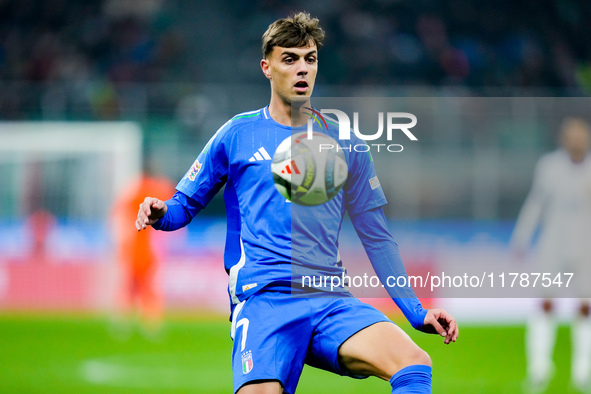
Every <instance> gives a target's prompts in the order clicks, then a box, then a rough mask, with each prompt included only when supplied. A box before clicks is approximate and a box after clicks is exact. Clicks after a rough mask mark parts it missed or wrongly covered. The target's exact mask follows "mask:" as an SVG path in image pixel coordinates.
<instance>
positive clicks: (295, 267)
mask: <svg viewBox="0 0 591 394" xmlns="http://www.w3.org/2000/svg"><path fill="white" fill-rule="evenodd" d="M328 128H329V130H328V131H327V130H319V131H321V132H324V133H326V134H329V135H331V136H332V137H333V138H335V139H336V137H337V136H338V126H337V125H336V124H335V123H331V122H329V123H328ZM302 130H305V129H304V128H302ZM294 131H298V130H296V129H295V128H292V127H290V126H284V125H281V124H279V123H277V122H275V121H274V120H273V119H272V118H271V117H270V115H269V109H268V106H267V107H264V108H262V109H260V110H257V111H252V112H246V113H242V114H239V115H237V116H235V117H233V118H232V119H230V120H229V121H228V122H227V123H226V124H224V125H223V126H222V127H221V128H220V129H219V130H218V131H217V132H216V133H215V135H214V136H213V137H212V138H211V139H210V141H209V142H208V144H207V145H206V147H205V148H204V149H203V151H202V152H201V153H200V154H199V156H198V157H197V159H196V160H195V162H194V163H193V165H192V166H191V168H190V169H189V170H188V171H187V173H186V175H185V176H184V177H183V179H182V180H181V181H180V182H179V184H178V185H177V190H178V191H180V192H182V193H184V194H185V195H187V196H189V197H191V198H193V199H194V200H195V201H197V202H198V203H200V204H201V205H202V206H204V207H205V206H206V205H207V204H208V203H209V201H210V200H211V199H212V197H213V196H214V195H215V194H216V193H217V192H218V191H219V190H220V189H221V188H222V187H223V186H224V185H226V189H225V191H224V199H225V203H226V213H227V218H228V235H227V239H226V249H225V257H224V264H225V268H226V270H227V272H228V273H229V276H230V277H229V293H230V297H231V300H232V303H233V304H237V303H239V302H241V301H243V300H245V299H246V298H248V297H249V296H250V295H252V294H253V293H255V292H257V291H259V290H260V289H262V288H264V287H265V286H269V285H271V286H276V287H285V289H286V290H288V291H290V290H293V289H294V288H297V286H292V285H293V284H294V281H295V282H297V280H298V278H301V276H302V275H341V273H342V272H343V268H342V264H341V263H340V261H339V260H340V257H339V253H338V235H339V231H340V228H341V223H342V220H343V217H344V214H345V212H346V211H348V212H349V213H351V214H355V213H360V212H363V211H366V210H370V209H373V208H376V207H379V206H381V205H384V204H385V203H386V199H385V196H384V193H383V190H382V188H381V187H380V185H379V182H377V181H376V178H375V177H376V174H375V169H374V166H373V163H372V160H371V155H370V154H369V153H368V152H363V153H356V152H354V151H353V152H350V151H349V150H346V149H345V150H343V152H344V154H345V158H346V160H347V164H348V167H349V174H348V177H347V181H346V183H345V185H344V187H343V189H342V190H341V191H340V192H339V193H338V194H337V195H336V196H335V197H334V198H333V199H332V200H330V201H328V202H327V203H325V204H322V205H319V206H315V207H302V206H298V205H296V204H292V203H291V202H289V201H287V200H286V199H285V197H283V196H282V195H281V194H280V193H279V192H278V191H277V189H276V188H275V184H274V182H273V175H272V173H271V162H272V157H273V154H274V152H275V150H276V148H277V146H278V145H279V144H280V143H281V142H282V141H283V140H285V139H286V138H288V137H290V136H291V134H292V132H294ZM347 143H350V144H351V145H355V144H361V143H363V141H361V140H359V139H357V138H356V137H354V136H352V140H351V141H347Z"/></svg>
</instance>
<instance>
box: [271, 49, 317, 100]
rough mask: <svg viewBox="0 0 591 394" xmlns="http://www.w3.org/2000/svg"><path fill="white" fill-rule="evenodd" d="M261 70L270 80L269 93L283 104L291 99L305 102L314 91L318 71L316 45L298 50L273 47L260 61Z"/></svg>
mask: <svg viewBox="0 0 591 394" xmlns="http://www.w3.org/2000/svg"><path fill="white" fill-rule="evenodd" d="M261 68H262V69H263V73H264V74H265V76H266V77H267V78H269V79H270V80H271V92H272V94H274V95H277V96H279V98H280V99H281V100H282V101H283V102H284V103H290V102H291V100H292V98H293V97H301V98H302V99H305V100H307V99H308V98H309V97H310V95H311V94H312V90H314V81H315V80H316V72H317V71H318V48H317V47H316V44H313V43H310V45H309V46H306V47H299V48H283V47H274V48H273V50H272V52H271V54H270V55H269V56H268V57H267V58H266V59H263V60H261Z"/></svg>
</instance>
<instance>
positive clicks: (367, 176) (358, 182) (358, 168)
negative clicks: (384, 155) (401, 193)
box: [344, 140, 387, 215]
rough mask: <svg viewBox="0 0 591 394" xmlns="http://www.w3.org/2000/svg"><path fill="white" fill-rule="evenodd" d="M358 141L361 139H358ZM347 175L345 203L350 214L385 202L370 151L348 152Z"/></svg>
mask: <svg viewBox="0 0 591 394" xmlns="http://www.w3.org/2000/svg"><path fill="white" fill-rule="evenodd" d="M358 142H359V143H363V141H361V140H358ZM348 165H349V176H348V178H347V182H346V183H345V187H344V190H345V204H346V209H347V211H348V212H349V214H350V215H356V214H358V213H360V212H364V211H368V210H370V209H373V208H376V207H380V206H382V205H385V204H386V203H387V200H386V196H385V195H384V191H383V190H382V186H381V185H380V181H379V180H378V177H377V175H376V170H375V168H374V165H373V159H372V157H371V153H370V152H369V151H368V152H355V151H352V152H351V153H349V163H348Z"/></svg>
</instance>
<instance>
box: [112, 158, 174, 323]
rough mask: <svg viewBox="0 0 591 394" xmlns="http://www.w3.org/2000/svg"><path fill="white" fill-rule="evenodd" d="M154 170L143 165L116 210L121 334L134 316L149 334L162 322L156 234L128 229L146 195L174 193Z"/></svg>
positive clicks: (114, 225) (115, 224) (118, 298)
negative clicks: (157, 278) (154, 240)
mask: <svg viewBox="0 0 591 394" xmlns="http://www.w3.org/2000/svg"><path fill="white" fill-rule="evenodd" d="M151 168H152V166H151V165H150V164H149V163H146V164H145V165H144V172H143V173H142V174H141V175H140V177H139V178H137V179H136V180H134V181H133V182H131V183H130V184H129V186H128V187H127V188H126V189H125V190H124V191H123V193H122V194H121V195H120V196H119V198H118V199H117V200H116V202H115V205H114V208H113V214H112V215H113V216H112V226H113V230H114V231H113V234H114V239H115V242H116V248H117V260H118V273H119V275H118V282H117V284H118V285H117V301H116V302H117V305H116V327H115V328H116V329H117V330H118V334H127V333H129V330H130V328H131V326H130V324H131V322H132V320H133V318H134V314H135V313H137V314H138V318H139V319H140V322H141V324H142V328H143V329H144V330H146V333H147V334H149V335H153V334H156V333H157V332H158V331H159V328H160V325H161V321H162V314H163V300H162V295H161V293H160V290H159V289H158V286H157V285H156V272H157V270H158V261H159V253H158V251H157V250H156V249H155V247H154V245H155V242H153V238H154V237H155V236H156V234H155V233H156V231H155V230H153V229H149V231H142V232H137V231H136V230H135V229H134V228H133V227H131V226H129V222H130V220H135V218H136V216H137V212H138V207H139V206H140V204H141V203H142V202H143V201H144V196H146V195H158V196H167V195H170V194H171V193H172V192H173V191H174V186H173V185H172V183H171V182H170V181H169V180H168V179H166V178H164V177H161V176H157V175H155V174H154V172H153V171H152V170H151Z"/></svg>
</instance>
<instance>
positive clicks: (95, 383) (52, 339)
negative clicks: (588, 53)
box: [0, 315, 574, 394]
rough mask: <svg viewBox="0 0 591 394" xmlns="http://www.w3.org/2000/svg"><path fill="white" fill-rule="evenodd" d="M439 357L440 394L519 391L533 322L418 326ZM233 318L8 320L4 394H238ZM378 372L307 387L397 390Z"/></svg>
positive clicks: (0, 340)
mask: <svg viewBox="0 0 591 394" xmlns="http://www.w3.org/2000/svg"><path fill="white" fill-rule="evenodd" d="M399 323H400V325H401V327H402V328H403V329H405V331H407V332H408V333H409V334H410V335H411V336H412V338H413V339H414V340H415V341H416V342H417V343H418V344H419V345H420V346H421V347H422V348H423V349H425V350H426V351H427V352H428V353H429V354H430V355H431V357H432V359H433V364H434V370H433V392H435V393H519V392H522V380H523V377H524V374H525V367H524V344H523V338H524V328H523V327H520V326H468V325H465V326H461V327H460V338H459V340H458V342H457V343H455V344H452V345H449V346H445V345H443V342H442V339H440V338H439V337H436V336H432V335H425V334H421V333H418V332H415V331H413V330H412V329H411V328H410V326H409V325H408V323H406V322H403V321H401V322H399ZM229 331H230V324H229V322H228V321H227V320H226V319H225V318H223V317H211V316H209V317H194V318H179V317H177V318H174V317H171V318H169V319H168V320H167V322H166V325H165V330H164V333H163V335H162V336H161V337H159V338H158V339H156V340H148V339H146V338H144V337H143V336H141V335H139V334H138V333H137V332H135V333H132V335H131V336H130V337H129V338H127V339H125V340H121V339H119V340H117V339H114V338H113V337H112V336H111V335H110V334H109V330H108V324H107V322H106V320H105V319H100V318H96V317H82V316H61V315H59V316H49V315H36V316H30V315H4V316H0V393H201V394H209V393H211V394H214V393H215V394H217V393H231V392H232V382H231V372H230V349H231V340H230V337H229ZM555 361H556V365H557V370H556V374H555V377H554V380H553V382H552V385H551V386H550V387H549V389H548V391H547V392H549V393H568V392H574V391H570V389H569V387H568V376H569V375H568V374H569V368H570V336H569V331H568V328H567V327H561V328H560V329H559V337H558V341H557V345H556V352H555ZM389 387H390V386H389V384H388V383H387V382H384V381H381V380H379V379H376V378H369V379H366V380H355V379H350V378H344V377H339V376H335V375H332V374H330V373H327V372H324V371H319V370H315V369H313V368H309V367H306V368H305V369H304V373H303V375H302V378H301V380H300V384H299V386H298V393H323V394H330V393H335V394H337V393H338V394H346V393H351V394H352V393H361V392H371V393H389V392H390V389H389Z"/></svg>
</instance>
